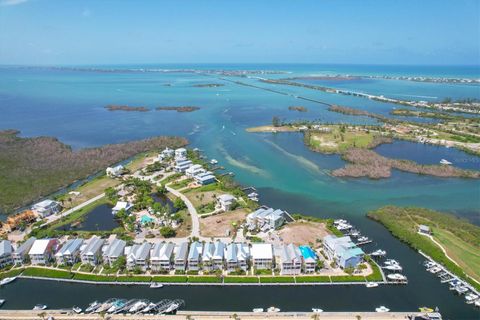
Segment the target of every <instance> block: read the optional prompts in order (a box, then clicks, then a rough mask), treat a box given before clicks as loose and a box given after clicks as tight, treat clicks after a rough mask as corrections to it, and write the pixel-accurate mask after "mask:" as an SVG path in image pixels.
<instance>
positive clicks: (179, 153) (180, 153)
mask: <svg viewBox="0 0 480 320" xmlns="http://www.w3.org/2000/svg"><path fill="white" fill-rule="evenodd" d="M186 159H187V149H185V148H178V149H175V160H176V161H179V160H186Z"/></svg>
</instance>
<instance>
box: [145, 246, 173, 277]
mask: <svg viewBox="0 0 480 320" xmlns="http://www.w3.org/2000/svg"><path fill="white" fill-rule="evenodd" d="M174 249H175V245H174V244H173V243H172V242H162V243H156V244H155V245H154V246H153V248H152V250H151V252H150V269H151V270H152V271H154V272H162V271H170V270H171V269H172V266H173V251H174Z"/></svg>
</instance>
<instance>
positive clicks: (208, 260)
mask: <svg viewBox="0 0 480 320" xmlns="http://www.w3.org/2000/svg"><path fill="white" fill-rule="evenodd" d="M214 253H215V244H214V243H213V242H206V243H205V244H204V245H203V249H202V264H203V269H204V270H207V271H212V270H213V269H214V268H213V265H214V263H213V255H214Z"/></svg>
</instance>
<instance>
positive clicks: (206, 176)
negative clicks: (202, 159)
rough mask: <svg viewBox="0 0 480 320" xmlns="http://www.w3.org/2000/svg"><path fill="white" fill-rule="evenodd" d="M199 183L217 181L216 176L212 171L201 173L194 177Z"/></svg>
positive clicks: (205, 183)
mask: <svg viewBox="0 0 480 320" xmlns="http://www.w3.org/2000/svg"><path fill="white" fill-rule="evenodd" d="M193 178H194V179H195V181H196V182H197V183H198V184H201V185H207V184H210V183H214V182H215V181H216V179H215V176H214V175H213V173H212V172H210V171H205V172H202V173H199V174H197V175H195V176H194V177H193Z"/></svg>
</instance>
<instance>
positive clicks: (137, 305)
mask: <svg viewBox="0 0 480 320" xmlns="http://www.w3.org/2000/svg"><path fill="white" fill-rule="evenodd" d="M148 304H149V301H148V300H138V301H137V302H135V304H133V306H132V307H131V308H130V309H128V312H130V313H135V312H138V311H140V310H142V309H145V307H146V306H148Z"/></svg>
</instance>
